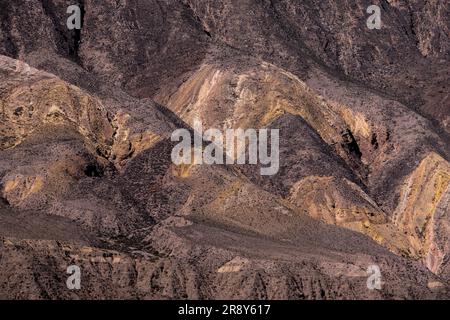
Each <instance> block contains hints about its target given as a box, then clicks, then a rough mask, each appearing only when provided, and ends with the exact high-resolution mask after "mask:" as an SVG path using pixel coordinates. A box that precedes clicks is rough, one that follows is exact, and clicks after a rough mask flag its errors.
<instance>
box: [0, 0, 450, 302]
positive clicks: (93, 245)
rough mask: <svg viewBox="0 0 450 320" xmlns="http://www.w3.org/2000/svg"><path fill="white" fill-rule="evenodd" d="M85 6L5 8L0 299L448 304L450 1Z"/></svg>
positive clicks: (0, 69) (176, 1) (33, 3)
mask: <svg viewBox="0 0 450 320" xmlns="http://www.w3.org/2000/svg"><path fill="white" fill-rule="evenodd" d="M73 2H74V3H72V2H71V1H65V0H16V1H7V0H0V28H1V29H0V31H1V32H0V111H1V112H0V298H1V299H24V298H32V299H76V298H82V299H83V298H94V299H104V298H115V299H117V298H121V299H126V298H132V299H356V298H360V299H432V298H436V299H443V298H450V259H449V255H450V236H449V235H450V144H449V141H450V98H449V89H448V85H449V83H450V81H449V80H450V39H449V37H450V19H449V18H450V2H448V1H442V0H432V1H421V0H396V1H394V0H387V1H385V0H382V1H378V0H376V1H373V3H372V1H368V0H367V1H366V0H339V1H331V0H330V1H328V0H327V1H323V0H320V1H319V0H317V1H316V0H307V1H294V0H283V1H282V0H221V1H212V0H114V1H113V0H104V1H101V2H99V1H94V0H79V1H78V5H79V7H80V8H81V22H82V24H81V29H80V30H77V29H74V30H69V29H68V27H67V25H66V22H67V18H68V17H69V16H70V14H68V13H67V7H68V6H69V5H73V4H76V3H77V1H73ZM371 4H376V5H378V6H379V7H380V8H381V21H382V26H381V29H379V30H377V29H369V28H368V27H367V25H366V20H367V18H368V17H369V15H370V14H368V13H367V12H366V9H367V7H369V6H370V5H371ZM198 120H200V121H201V122H202V124H203V127H204V128H205V129H206V128H218V129H219V130H223V131H226V130H227V129H275V130H279V170H278V171H277V173H276V174H274V175H261V164H257V165H249V164H215V165H206V164H203V165H201V164H179V165H177V164H175V163H174V162H173V161H172V158H171V154H172V150H173V148H174V146H175V145H176V142H174V141H172V140H173V139H171V135H172V133H173V132H174V131H175V130H177V129H180V128H185V129H187V130H189V132H192V133H193V128H194V127H195V122H196V121H198ZM204 148H205V146H204V145H203V147H201V149H202V150H203V149H204ZM227 148H228V146H225V147H224V149H225V151H228V150H227ZM193 152H194V153H195V152H196V151H195V150H194V151H193ZM70 265H77V266H79V267H80V268H81V270H82V277H81V279H82V280H81V288H80V289H79V290H69V289H68V288H67V286H66V279H67V277H68V276H69V275H68V274H67V273H66V270H67V267H68V266H70ZM373 265H376V266H378V267H379V269H380V271H381V275H382V287H381V289H377V290H370V289H369V288H368V286H367V281H368V277H369V276H370V274H368V272H367V270H368V268H369V267H370V266H373Z"/></svg>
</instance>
